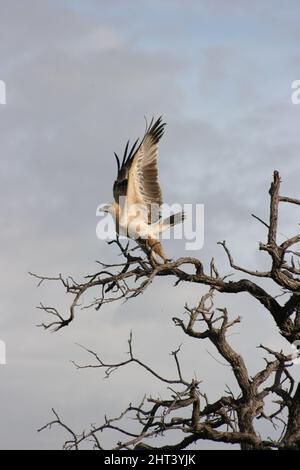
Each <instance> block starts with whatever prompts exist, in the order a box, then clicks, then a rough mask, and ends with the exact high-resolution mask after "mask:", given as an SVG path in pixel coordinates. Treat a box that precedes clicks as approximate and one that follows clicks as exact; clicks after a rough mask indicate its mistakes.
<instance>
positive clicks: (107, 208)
mask: <svg viewBox="0 0 300 470" xmlns="http://www.w3.org/2000/svg"><path fill="white" fill-rule="evenodd" d="M99 212H104V213H105V214H112V215H114V214H115V207H114V204H111V203H108V204H102V205H101V206H99Z"/></svg>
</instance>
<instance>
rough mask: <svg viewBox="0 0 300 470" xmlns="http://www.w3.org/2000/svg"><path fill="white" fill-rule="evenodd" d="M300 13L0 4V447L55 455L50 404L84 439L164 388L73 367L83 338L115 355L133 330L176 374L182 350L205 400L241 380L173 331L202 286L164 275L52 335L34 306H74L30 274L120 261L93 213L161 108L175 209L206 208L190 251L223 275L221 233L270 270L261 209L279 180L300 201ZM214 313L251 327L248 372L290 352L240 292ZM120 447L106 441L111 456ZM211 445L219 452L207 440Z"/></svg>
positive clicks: (77, 271)
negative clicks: (275, 352) (295, 89)
mask: <svg viewBox="0 0 300 470" xmlns="http://www.w3.org/2000/svg"><path fill="white" fill-rule="evenodd" d="M299 20H300V4H299V2H298V1H296V0H295V1H293V0H289V2H288V4H287V3H284V2H281V1H276V0H275V1H274V0H273V1H269V0H263V1H256V0H254V1H253V2H251V6H250V5H249V2H246V1H244V0H241V1H234V0H224V1H222V2H217V1H208V0H201V1H198V2H195V1H194V0H193V1H192V0H187V1H185V2H183V1H179V0H172V1H170V0H159V1H158V0H152V1H151V2H148V1H147V2H146V1H143V0H142V1H140V0H139V1H137V0H135V1H133V0H122V1H121V0H114V1H113V2H107V1H104V0H52V1H50V0H49V1H47V0H42V1H41V0H22V1H17V0H0V80H3V81H4V82H5V84H6V104H5V105H3V104H0V141H1V165H0V178H1V180H0V181H1V184H0V201H1V203H0V216H1V221H2V224H1V232H0V239H1V243H0V252H1V253H0V259H1V296H0V312H1V313H0V340H2V341H5V343H6V347H7V364H6V365H1V366H0V415H1V424H0V446H1V448H3V449H55V448H59V447H61V445H62V443H63V441H64V438H65V437H66V435H65V434H64V433H63V432H61V431H60V430H52V431H50V432H48V431H45V432H42V433H37V429H38V428H39V427H41V426H42V425H44V424H45V423H46V422H47V421H48V420H49V419H50V418H51V408H52V407H54V408H55V409H56V410H57V411H58V412H59V413H60V415H61V416H62V417H63V418H64V420H65V421H66V422H67V423H68V424H70V425H72V426H73V427H74V429H76V430H78V431H80V430H82V429H84V428H85V429H86V428H87V427H88V425H89V423H91V422H102V421H103V417H104V414H105V413H106V414H107V415H108V416H114V415H117V414H119V413H120V412H121V411H122V409H123V408H124V407H126V406H127V405H128V403H129V402H130V401H132V402H135V403H137V402H139V401H140V400H141V398H142V397H143V395H144V394H145V393H147V394H148V395H150V394H152V395H153V396H158V395H159V394H162V395H166V394H167V390H166V387H165V386H164V385H162V384H160V383H159V382H157V381H156V380H154V379H153V377H149V376H148V375H147V374H145V372H143V371H141V370H139V369H137V368H136V367H134V366H132V367H128V369H126V370H122V371H119V372H118V373H116V374H114V375H113V376H112V377H111V378H110V379H109V380H103V375H104V374H103V373H102V372H101V371H90V370H88V371H78V370H76V369H75V368H74V367H73V366H72V364H71V363H70V361H71V360H76V361H77V362H84V361H89V358H88V357H87V356H86V354H85V353H84V351H83V350H82V349H80V348H79V347H78V346H77V343H80V344H84V345H85V346H87V347H89V348H93V349H94V350H95V351H97V352H99V354H100V353H101V354H102V355H103V356H104V357H105V358H107V359H109V360H118V359H120V358H123V357H124V355H126V351H127V343H126V342H127V339H128V335H129V332H130V330H132V331H133V337H134V348H135V351H136V354H137V355H139V357H141V358H142V359H144V360H145V361H147V362H148V363H149V365H151V366H152V367H153V368H156V369H159V371H160V372H161V373H163V372H165V373H167V374H168V373H171V372H170V371H172V370H173V373H174V374H175V369H172V367H174V365H173V364H172V358H171V357H170V351H171V350H174V349H175V348H177V347H178V345H179V344H181V343H182V344H183V346H182V353H181V357H182V361H183V365H184V366H185V370H186V374H187V375H189V376H192V375H193V374H194V373H196V374H197V376H198V377H199V378H201V380H202V384H201V385H202V387H203V388H202V390H203V391H205V392H207V393H208V394H209V396H210V397H211V401H213V400H214V399H217V398H218V397H219V396H220V395H221V394H222V393H223V390H224V387H225V384H226V383H230V384H231V383H232V375H231V372H230V370H229V369H228V368H227V367H224V366H222V365H221V364H220V363H219V362H218V361H217V360H216V358H218V355H217V353H216V351H214V350H213V346H212V345H210V344H209V343H206V342H201V344H198V343H199V342H196V343H195V342H194V341H191V340H188V339H187V338H185V337H184V336H183V334H182V333H181V332H180V331H179V329H178V328H175V327H174V326H173V324H172V320H171V319H172V317H173V316H174V314H176V316H178V315H180V314H181V313H182V312H183V307H184V304H185V303H186V302H187V303H188V304H189V305H190V306H193V304H194V303H196V302H197V300H198V299H199V297H200V295H201V293H204V292H205V289H204V288H202V287H199V286H192V285H179V286H178V287H177V288H176V289H175V288H173V284H172V280H171V279H162V280H161V279H158V280H156V281H155V282H154V283H153V285H152V286H151V287H150V289H149V290H148V291H147V292H146V293H145V294H144V295H142V296H141V297H138V298H137V299H134V300H131V301H130V302H127V303H125V304H124V303H122V302H120V303H114V304H111V305H108V306H106V307H105V308H103V310H100V311H99V312H96V311H93V310H85V311H83V312H80V311H79V312H78V314H77V316H76V319H75V321H74V322H73V323H72V324H71V325H70V326H69V327H68V328H64V329H63V330H61V331H60V332H58V333H54V334H50V333H49V332H44V331H43V330H42V329H40V328H37V327H36V325H37V324H39V323H40V322H41V321H42V320H45V317H43V315H42V313H41V311H40V310H38V309H36V308H35V307H36V306H37V305H39V303H40V302H44V303H48V304H51V305H54V304H55V305H57V306H60V307H62V308H66V307H67V305H68V301H69V299H68V298H67V296H66V294H65V293H64V292H61V290H60V289H59V288H58V286H54V285H46V284H43V285H42V286H41V287H40V288H39V289H37V288H36V282H35V280H34V279H33V278H32V277H30V276H29V275H28V272H29V271H33V272H36V273H41V274H45V275H49V276H55V275H57V274H58V273H62V274H63V275H73V276H74V277H77V278H79V279H80V278H82V277H83V276H84V275H86V274H88V273H90V272H92V271H93V270H94V269H96V265H95V260H104V261H107V262H118V261H119V260H120V258H119V257H118V253H117V251H116V249H115V248H114V247H111V246H110V247H108V246H107V244H106V243H105V242H104V241H101V240H99V239H97V237H96V224H97V222H98V220H97V218H96V215H95V214H96V208H97V206H98V205H99V204H100V203H104V202H108V201H111V200H112V184H113V181H114V177H115V175H116V165H115V160H114V157H113V152H114V151H116V152H117V153H122V151H123V148H124V145H125V143H126V141H127V139H128V138H131V140H132V141H133V140H135V139H136V138H137V137H138V136H142V135H143V132H144V128H145V121H144V116H146V117H148V119H149V118H151V117H152V116H153V115H154V116H159V115H163V117H164V119H165V120H166V122H167V127H166V132H165V135H164V137H163V139H162V141H161V144H160V150H159V152H160V154H159V168H160V181H161V186H162V190H163V195H164V200H165V201H166V202H169V203H174V202H178V203H193V204H196V203H200V204H204V207H205V242H204V246H203V248H202V249H201V250H199V251H196V252H192V253H191V252H189V254H190V255H192V256H197V257H199V258H200V259H201V260H202V261H203V262H204V263H205V265H206V266H207V264H208V263H209V261H210V259H211V257H212V256H214V257H215V260H216V263H217V265H218V267H219V270H220V271H221V272H224V273H227V272H230V269H229V267H228V263H227V260H226V258H225V256H224V253H223V252H222V249H221V247H220V246H218V245H217V242H218V241H219V240H227V243H228V246H230V247H231V248H232V250H233V254H234V256H235V259H236V260H237V261H238V262H239V264H242V265H244V266H248V267H249V268H257V269H260V268H265V267H267V266H268V258H267V256H266V255H265V254H263V253H260V252H259V251H258V243H259V241H264V240H265V236H266V234H265V230H264V227H263V226H262V225H261V224H259V223H257V222H256V221H255V220H254V219H253V218H251V213H255V214H256V215H257V216H259V217H261V218H264V219H266V218H267V215H268V203H269V200H268V189H269V185H270V181H271V178H272V172H273V171H274V170H275V169H277V170H279V172H280V174H281V177H282V191H283V192H284V193H285V194H286V195H289V196H291V197H299V170H300V159H299V148H300V133H299V120H300V105H295V104H293V103H292V101H291V93H292V89H291V84H292V82H293V81H294V80H297V79H298V80H299V79H300V55H299V40H300V32H299ZM298 221H299V209H297V207H295V208H293V209H292V210H290V209H289V208H287V207H285V208H284V210H283V211H282V212H281V213H280V231H281V233H282V234H283V235H281V236H282V237H284V236H289V235H293V234H294V233H295V230H296V229H297V224H298ZM282 239H284V238H282ZM165 250H166V251H167V253H168V254H169V255H170V257H172V258H177V257H180V256H182V255H183V254H188V253H187V252H186V251H185V247H184V243H182V242H181V241H173V242H172V241H170V242H168V241H166V242H165ZM265 285H266V286H267V288H268V289H269V290H270V292H274V293H278V291H277V290H276V289H274V286H271V285H269V283H266V284H265ZM217 304H218V306H227V307H228V309H229V311H230V314H231V315H232V316H236V315H241V316H242V323H241V324H240V325H239V326H238V327H237V328H236V329H235V335H233V336H232V338H231V340H232V344H233V345H234V346H235V347H236V348H237V350H238V351H240V352H241V353H242V354H244V356H245V360H246V363H247V365H248V367H249V370H250V371H257V370H258V368H259V367H262V366H263V360H262V357H261V354H260V353H259V352H258V351H257V349H256V346H257V345H258V344H260V343H261V342H262V343H264V344H265V345H266V346H269V347H274V348H278V349H279V348H281V347H283V348H287V345H286V344H285V343H284V341H283V340H282V339H280V337H279V335H278V332H277V331H276V328H275V326H274V324H273V322H272V319H271V318H269V316H268V314H267V313H266V312H265V311H264V310H263V308H262V307H261V306H260V305H257V303H256V302H254V301H253V300H251V299H249V298H248V297H247V296H246V295H245V294H241V295H239V296H236V295H234V296H230V295H223V296H222V297H220V296H219V297H218V298H217ZM202 343H203V344H202ZM212 355H214V356H215V358H214V357H212ZM195 357H197V361H196V363H195V359H194V358H195ZM299 370H300V369H299V366H298V369H297V366H295V370H294V371H293V372H294V376H295V377H296V378H297V377H298V378H299ZM264 426H265V427H264V429H263V431H264V432H265V433H267V434H268V433H271V432H272V430H271V429H270V426H268V425H264ZM117 439H118V438H117V437H116V436H112V435H109V436H108V437H107V438H106V441H105V444H106V446H107V447H109V446H111V447H112V446H113V445H115V443H116V440H117ZM208 446H210V447H213V448H218V447H220V445H216V444H207V443H199V446H198V447H199V448H205V447H208Z"/></svg>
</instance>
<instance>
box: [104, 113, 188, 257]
mask: <svg viewBox="0 0 300 470" xmlns="http://www.w3.org/2000/svg"><path fill="white" fill-rule="evenodd" d="M165 125H166V124H165V123H164V122H162V117H159V118H158V119H157V120H156V121H155V122H154V119H153V118H152V120H151V122H150V124H149V126H147V128H146V132H145V135H144V137H143V139H142V140H141V142H140V143H139V139H138V140H136V141H135V143H134V144H133V146H132V147H131V149H130V150H129V141H128V142H127V144H126V147H125V151H124V155H123V159H122V162H120V159H119V157H118V155H117V154H116V153H115V157H116V160H117V166H118V174H117V179H116V180H115V182H114V186H113V194H114V199H115V202H113V203H111V204H105V205H104V206H103V207H102V208H101V210H102V211H103V212H109V213H110V214H112V215H113V216H114V219H115V222H116V231H117V233H118V234H120V235H125V236H127V237H128V238H132V239H135V240H136V241H137V242H138V243H139V245H140V246H141V248H142V249H143V250H144V251H146V252H147V253H148V254H149V253H150V255H151V256H153V258H154V259H155V260H156V261H157V260H158V256H159V257H160V258H162V259H163V261H164V262H167V261H168V258H167V257H166V255H165V253H164V250H163V247H162V245H161V243H160V241H159V235H160V234H161V233H162V232H164V231H166V230H168V229H169V228H170V227H172V226H174V225H176V224H178V223H180V222H182V221H183V219H184V214H183V212H178V213H176V214H172V215H171V216H170V217H167V218H165V219H162V218H161V214H160V208H161V205H162V202H163V201H162V193H161V189H160V185H159V181H158V167H157V157H158V143H159V141H160V139H161V137H162V135H163V133H164V128H165Z"/></svg>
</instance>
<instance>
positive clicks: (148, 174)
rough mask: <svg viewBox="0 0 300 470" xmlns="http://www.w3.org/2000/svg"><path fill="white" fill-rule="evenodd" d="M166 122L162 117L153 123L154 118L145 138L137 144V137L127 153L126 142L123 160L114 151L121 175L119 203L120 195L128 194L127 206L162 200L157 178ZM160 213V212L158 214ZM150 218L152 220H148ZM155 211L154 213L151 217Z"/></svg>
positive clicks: (117, 184) (116, 195) (117, 186)
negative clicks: (160, 148)
mask: <svg viewBox="0 0 300 470" xmlns="http://www.w3.org/2000/svg"><path fill="white" fill-rule="evenodd" d="M164 127H165V123H163V122H162V117H159V118H158V119H157V120H156V121H155V122H154V123H153V119H152V120H151V122H150V124H149V126H148V128H147V130H146V133H145V135H144V138H143V140H142V141H141V143H140V145H139V146H138V148H137V150H135V149H136V146H137V143H138V141H136V142H135V143H134V145H133V147H132V148H131V150H130V152H129V153H128V146H129V142H127V145H126V148H125V152H124V157H123V160H122V164H121V163H120V160H119V158H118V156H117V155H116V154H115V156H116V159H117V164H118V177H117V179H116V181H115V183H114V198H115V200H116V202H117V203H119V198H120V196H125V197H126V204H127V207H130V206H132V205H134V204H141V205H143V206H146V207H147V209H148V214H149V217H150V215H151V212H150V211H151V208H152V206H153V205H155V206H156V207H157V208H159V207H160V206H161V204H162V193H161V189H160V185H159V182H158V168H157V156H158V142H159V140H160V138H161V137H162V135H163V132H164ZM157 215H158V214H157ZM149 221H150V220H149ZM154 221H155V220H153V213H152V220H151V222H154Z"/></svg>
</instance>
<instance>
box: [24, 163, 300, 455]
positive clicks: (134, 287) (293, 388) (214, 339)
mask: <svg viewBox="0 0 300 470" xmlns="http://www.w3.org/2000/svg"><path fill="white" fill-rule="evenodd" d="M269 194H270V213H269V220H268V221H267V222H265V221H263V220H261V219H260V218H258V217H257V216H256V215H254V214H253V217H255V218H256V219H257V220H258V221H259V222H260V223H262V224H263V225H264V226H265V227H266V231H267V241H266V242H265V243H260V244H259V249H260V250H263V251H265V252H267V253H268V254H269V256H270V269H269V271H265V272H261V271H256V270H250V269H247V268H244V267H241V266H239V265H237V264H236V263H235V261H234V259H233V256H232V254H231V252H230V250H229V248H228V246H227V244H226V243H225V241H223V242H219V244H220V245H221V246H222V247H223V249H224V250H225V253H226V255H227V257H228V261H229V265H230V267H231V268H232V269H234V270H235V271H236V272H240V273H244V274H246V275H247V276H248V278H250V279H248V278H241V279H239V280H238V281H231V280H229V279H228V275H220V274H219V272H218V269H217V267H216V265H215V262H214V260H212V261H211V263H210V266H209V270H208V272H205V270H204V266H203V264H202V262H201V261H200V260H199V259H196V258H191V257H184V258H179V259H177V260H176V261H174V262H168V263H166V264H157V263H155V261H153V259H152V257H151V256H148V257H147V256H135V255H134V253H133V251H132V250H130V249H129V245H128V244H127V245H126V246H125V247H124V246H122V244H121V243H120V241H119V240H118V239H117V240H114V241H113V242H110V243H116V244H117V246H118V247H119V249H120V251H121V254H122V256H123V258H124V262H122V263H119V264H110V265H108V264H104V263H101V262H98V264H99V265H100V269H99V271H98V272H96V273H94V274H92V275H88V276H86V277H85V279H84V281H83V282H76V281H75V280H74V279H73V278H71V277H68V278H63V277H62V276H61V275H59V276H58V277H55V278H53V277H46V276H40V275H36V274H33V276H35V277H36V278H38V280H39V284H41V283H42V282H44V281H52V282H58V283H59V284H60V285H61V286H62V287H63V288H64V289H65V290H66V292H67V293H68V294H70V295H71V297H72V300H71V303H70V308H69V311H68V312H67V313H66V314H63V313H61V312H59V311H58V310H57V309H56V308H54V307H48V306H45V305H43V304H41V305H40V306H39V308H40V309H41V310H42V311H43V312H44V313H46V314H47V315H50V317H52V320H51V321H49V322H48V323H43V324H42V325H41V326H43V327H44V328H45V329H50V330H54V331H57V330H60V329H61V328H63V327H65V326H67V325H69V324H70V322H72V321H74V320H75V316H76V314H77V313H79V310H80V309H82V308H90V307H94V308H96V309H97V310H98V309H100V308H102V307H103V306H104V305H105V304H106V303H109V302H117V301H118V300H120V299H123V300H124V299H127V300H128V299H132V298H133V297H137V296H138V295H140V294H142V293H143V292H144V291H145V290H146V289H147V288H148V287H149V286H150V284H151V283H152V281H153V280H154V279H155V278H159V277H160V276H172V277H175V279H176V282H175V286H176V285H178V284H179V283H180V282H191V283H195V284H201V285H206V286H208V291H207V293H206V294H205V295H203V296H202V297H201V299H200V301H199V303H198V304H197V305H196V306H195V307H193V308H190V307H188V305H186V306H185V312H186V314H187V315H188V320H186V321H185V320H184V319H182V318H178V317H174V318H173V322H174V325H175V326H176V327H178V328H180V329H181V330H182V333H183V335H186V336H189V337H191V338H193V339H194V340H199V341H203V340H208V341H210V342H211V343H212V344H213V345H214V347H215V348H216V350H217V351H218V352H219V354H220V355H221V356H222V358H223V359H224V360H225V361H226V363H227V364H228V365H229V366H230V367H231V370H232V374H233V377H234V379H235V381H236V383H237V384H238V388H239V393H238V394H236V395H235V394H233V393H232V392H231V391H229V392H228V391H227V393H225V392H224V391H221V393H220V397H219V399H218V400H217V401H214V402H213V403H211V402H210V401H209V398H208V397H207V396H206V395H205V394H204V393H202V391H201V386H200V385H201V384H200V383H199V381H198V380H196V379H195V378H192V379H191V378H187V377H185V373H184V371H183V370H182V367H181V363H180V359H179V352H180V348H179V349H177V350H176V351H173V352H172V355H173V358H174V361H175V365H176V370H177V374H176V376H175V377H171V378H168V377H163V376H161V375H160V374H159V372H157V371H156V370H154V369H153V368H152V367H151V366H149V365H148V364H145V363H144V362H142V361H141V360H140V359H139V358H138V357H136V356H135V354H134V351H133V340H132V336H130V338H129V340H128V347H129V357H128V358H126V359H124V360H121V361H120V362H117V363H107V362H104V361H103V360H102V359H101V357H100V356H99V355H98V354H97V353H96V352H94V351H91V350H88V349H87V350H86V351H87V352H88V353H89V354H90V355H91V359H92V363H91V364H87V365H79V364H75V363H74V364H75V366H76V367H77V368H78V369H81V368H99V369H103V370H104V373H105V375H106V377H109V376H110V374H111V373H112V372H113V371H115V370H118V369H119V368H123V367H126V366H127V365H128V364H130V363H136V364H137V365H138V366H139V367H142V368H144V369H146V370H147V372H148V373H149V374H152V375H153V376H154V377H155V378H156V379H158V380H160V381H162V382H163V383H165V384H167V385H168V389H167V390H168V391H167V393H168V396H167V397H166V398H165V399H153V398H152V397H145V399H144V400H143V402H142V403H140V404H138V405H135V406H133V405H132V404H130V405H129V406H128V407H127V409H125V410H124V411H123V412H122V413H121V414H120V415H119V416H117V417H115V418H111V419H108V418H105V420H104V422H103V423H102V424H99V425H92V426H91V427H90V430H89V431H88V432H83V433H75V432H74V431H73V430H72V429H71V428H70V427H69V426H67V425H66V424H65V423H64V422H63V421H62V420H61V418H60V417H59V415H58V414H57V413H56V412H55V411H54V410H53V413H54V415H55V416H54V420H53V421H51V422H49V423H48V424H46V425H45V426H43V428H41V429H45V428H49V427H51V426H52V425H54V424H56V425H59V426H61V427H63V428H64V429H65V430H66V431H67V432H68V433H69V439H68V440H67V441H66V442H65V444H64V447H65V448H67V449H79V448H80V446H81V444H82V443H83V442H87V441H92V442H93V446H94V448H96V449H102V445H101V432H103V431H105V430H114V431H115V432H117V433H118V434H119V436H120V438H119V440H118V441H117V444H116V445H115V446H113V447H112V448H114V449H152V450H153V449H160V450H164V451H172V450H179V449H185V448H187V447H188V446H189V445H191V444H192V443H196V442H197V441H200V440H209V441H214V442H222V443H228V444H239V445H240V447H241V449H298V450H299V449H300V383H298V384H295V380H294V379H293V377H292V374H291V368H290V366H291V365H292V361H293V359H294V358H295V354H296V355H297V353H293V354H289V355H285V354H283V352H282V351H273V350H271V349H270V348H268V347H267V346H265V345H255V344H254V345H253V347H255V346H258V347H259V348H260V349H261V350H262V352H264V354H265V355H266V358H265V367H264V368H263V369H262V370H258V371H257V372H256V374H255V375H254V376H250V375H249V373H248V370H247V366H246V364H245V361H244V359H243V357H242V356H241V355H240V354H238V353H237V352H236V351H235V350H234V349H233V347H232V346H231V345H230V343H229V341H228V339H227V332H228V330H229V329H230V328H232V327H233V326H234V325H235V324H236V323H238V322H240V321H241V319H240V317H237V318H233V319H231V318H230V315H229V313H228V311H227V309H226V308H222V309H217V308H214V296H216V295H219V294H220V293H223V292H226V293H232V294H237V295H238V294H239V293H241V292H243V293H247V294H248V295H249V296H250V297H252V298H253V299H255V300H256V301H257V302H259V303H260V304H262V305H263V306H264V308H265V311H266V313H267V314H270V315H271V316H272V318H273V320H274V322H275V324H276V325H277V327H278V330H279V333H280V334H281V335H282V336H283V337H284V338H285V339H286V340H287V341H288V342H289V343H291V344H300V277H299V275H300V261H299V258H300V252H299V251H297V244H298V243H299V242H300V234H297V235H295V236H293V237H291V238H288V239H286V240H285V241H284V242H283V243H281V244H278V242H277V233H278V211H279V205H280V204H281V203H282V205H284V204H294V205H300V200H298V199H293V198H289V197H285V196H281V195H280V176H279V174H278V172H277V171H275V172H274V175H273V181H272V183H271V187H270V191H269ZM259 278H262V279H270V280H272V281H273V282H274V283H275V284H276V285H277V286H278V287H279V289H280V290H281V291H282V293H284V295H285V296H287V300H286V301H285V302H280V301H279V298H281V299H282V297H280V296H272V295H271V294H269V293H268V292H267V291H266V290H265V289H264V288H263V287H261V286H260V285H259V283H258V281H259ZM253 279H254V280H255V281H254V280H253ZM87 291H88V292H92V291H93V292H95V297H94V299H93V301H92V302H90V303H89V304H88V305H84V306H82V305H81V306H80V305H79V304H80V301H81V297H82V295H83V294H84V293H85V292H87ZM295 342H296V343H295ZM298 342H299V343H298ZM267 400H272V401H273V403H275V404H276V405H277V409H276V411H274V412H273V413H272V414H271V415H268V414H267V412H266V411H265V404H266V402H267ZM125 416H131V417H133V418H134V419H135V423H136V429H135V430H131V429H127V428H126V427H124V425H123V422H124V420H123V418H124V417H125ZM257 419H265V420H269V421H270V422H272V423H273V425H274V427H275V426H276V427H279V428H280V429H281V431H282V432H281V436H280V437H279V438H278V439H277V440H274V439H270V438H263V437H262V436H260V434H259V433H258V432H257V430H256V426H255V423H256V420H257ZM174 430H177V433H176V436H179V437H178V439H177V441H176V442H175V443H173V444H168V445H160V446H153V442H154V441H153V437H157V436H167V435H168V434H169V432H170V431H174ZM172 435H174V434H172ZM149 438H152V439H151V441H150V439H149ZM149 442H151V445H150V443H149Z"/></svg>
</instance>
